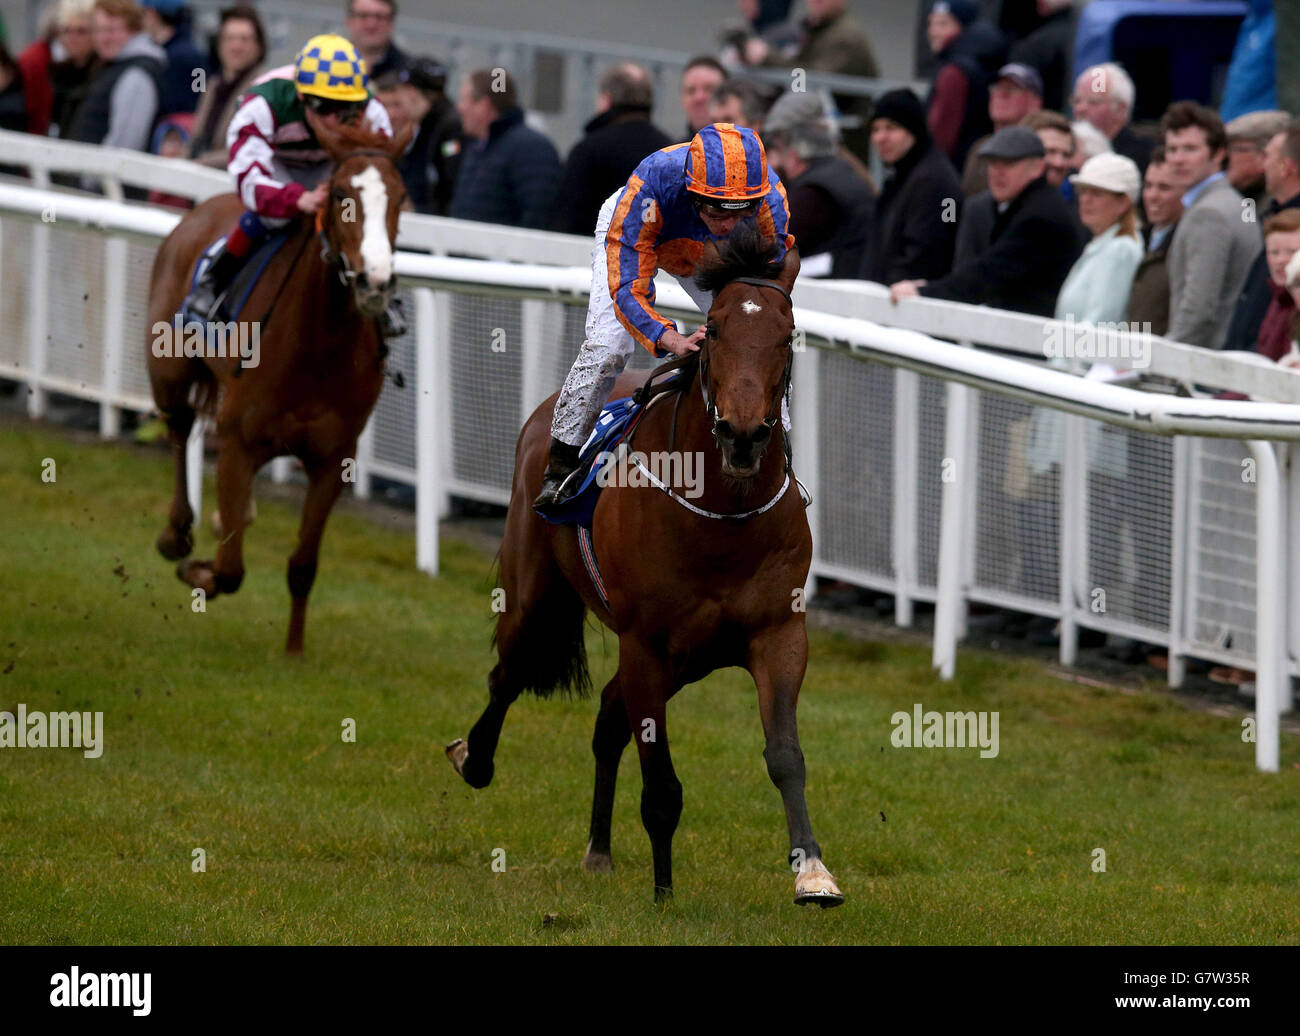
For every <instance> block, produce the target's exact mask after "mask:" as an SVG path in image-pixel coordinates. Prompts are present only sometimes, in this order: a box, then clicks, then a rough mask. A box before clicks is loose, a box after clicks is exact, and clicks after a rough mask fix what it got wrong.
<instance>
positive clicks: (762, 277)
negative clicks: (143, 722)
mask: <svg viewBox="0 0 1300 1036" xmlns="http://www.w3.org/2000/svg"><path fill="white" fill-rule="evenodd" d="M774 252H775V243H774V242H768V241H765V240H764V239H763V238H762V237H760V236H759V234H758V231H757V230H756V229H755V228H754V227H753V225H752V222H750V223H742V224H740V225H739V226H738V227H737V229H736V231H734V232H733V234H732V236H731V237H730V238H729V239H728V240H727V241H726V243H725V244H724V245H723V246H722V247H721V248H720V249H719V248H718V247H717V246H715V245H714V243H713V242H712V241H710V242H709V243H708V244H707V245H706V248H705V253H704V258H703V261H702V266H701V271H702V272H701V276H700V278H699V283H700V285H701V287H702V288H704V289H705V290H707V291H710V292H712V293H713V295H714V299H713V303H712V305H711V307H710V309H709V315H708V323H707V325H706V326H707V332H706V337H705V339H704V342H703V343H702V348H701V350H700V352H699V354H698V363H694V362H692V363H688V364H686V365H683V366H682V368H681V369H682V375H681V377H682V379H683V380H686V381H687V384H686V387H685V388H683V389H682V390H681V391H680V392H679V393H676V394H673V395H670V394H668V393H665V394H662V395H659V396H657V397H656V398H655V399H654V402H653V403H651V404H650V405H649V407H648V409H647V410H646V412H645V414H644V415H643V417H642V418H641V421H640V423H639V425H638V426H637V428H636V431H635V433H634V442H633V444H632V447H633V449H634V450H635V451H636V452H637V453H648V452H654V451H667V452H668V455H669V457H670V458H671V457H672V456H673V455H674V454H675V453H676V451H681V452H682V453H683V454H686V453H695V454H696V456H697V457H698V458H699V459H700V460H701V461H702V479H701V483H700V485H701V487H702V489H703V492H702V493H701V494H699V495H697V496H696V498H695V499H692V500H688V499H686V498H685V496H684V495H683V494H682V493H681V490H680V487H679V488H678V489H676V490H672V489H671V486H669V489H670V490H671V492H669V491H664V490H663V489H662V485H668V483H666V482H662V480H661V483H662V485H661V487H655V486H653V485H646V484H645V481H644V480H643V478H642V477H628V478H622V477H619V478H612V479H607V480H606V481H607V482H612V483H613V484H612V485H607V488H605V489H603V490H602V492H601V495H600V499H599V502H598V503H597V505H596V510H595V513H594V517H593V523H592V539H591V541H592V545H593V547H594V553H595V556H596V559H597V561H598V564H599V568H600V571H601V573H602V575H603V577H604V583H605V588H606V594H605V596H606V597H607V599H608V606H606V604H605V603H604V600H602V595H601V594H600V593H599V592H598V591H597V589H596V588H595V586H594V584H593V581H592V577H591V576H590V575H589V574H588V572H587V571H586V569H585V568H584V563H583V560H582V557H581V555H580V544H579V539H578V535H577V533H576V531H575V528H574V527H573V526H571V525H551V524H550V523H548V522H546V521H544V520H543V519H542V518H540V517H538V515H536V514H535V513H534V512H533V509H532V500H533V498H534V497H535V496H536V495H537V492H538V490H539V489H540V487H541V483H542V474H543V469H544V468H545V466H546V460H547V450H548V446H549V442H550V426H551V412H552V409H553V407H554V405H555V400H556V398H557V396H552V397H551V398H550V399H548V400H547V401H546V402H544V403H543V404H542V405H541V406H540V407H538V408H537V410H536V411H535V412H534V413H533V415H532V416H531V417H530V418H529V420H528V422H527V423H526V424H525V425H524V428H523V431H522V432H521V434H520V436H519V443H518V446H517V450H516V456H515V473H514V485H513V488H512V490H511V498H510V511H509V515H508V517H507V519H506V532H505V538H504V541H503V543H502V546H501V556H500V585H501V589H503V590H504V591H505V601H504V610H503V611H502V612H501V613H500V614H499V615H498V618H497V625H496V630H495V633H494V636H493V642H494V644H495V647H496V651H497V655H498V661H497V664H496V666H495V667H494V668H493V670H492V672H491V675H490V676H489V677H488V690H489V700H488V705H487V708H486V709H485V710H484V712H483V714H482V716H481V717H480V718H479V720H478V721H477V722H476V723H475V724H474V726H473V728H472V729H471V730H470V732H469V737H468V740H467V741H466V740H460V739H458V740H456V741H453V742H452V743H451V744H450V745H448V746H447V755H448V757H449V758H450V759H451V761H452V764H453V765H454V766H455V768H456V770H457V772H459V773H460V775H461V776H462V777H463V778H464V779H465V780H466V781H467V782H468V783H469V784H470V785H471V786H472V787H475V788H482V787H485V786H486V785H487V784H488V783H489V782H490V781H491V780H492V774H493V769H494V764H493V756H494V753H495V751H496V747H497V740H498V737H499V735H500V733H501V727H502V724H503V722H504V720H505V716H506V711H507V709H509V707H510V705H511V703H512V702H513V701H514V700H515V699H516V698H517V697H518V696H519V695H520V694H521V693H522V692H524V691H531V692H533V693H535V694H538V695H542V696H545V695H548V694H551V693H552V692H554V691H556V690H558V689H562V688H567V689H570V690H576V691H578V693H583V692H584V691H586V690H588V689H589V683H590V681H589V678H588V676H587V664H586V655H585V651H584V646H583V620H584V615H585V610H586V609H588V608H590V609H591V611H592V612H593V614H594V615H595V616H596V617H597V618H599V619H600V621H601V622H602V623H604V624H605V625H606V626H608V627H609V628H610V629H611V630H613V631H614V632H615V633H616V634H617V635H618V670H617V672H616V673H615V674H614V677H613V679H611V680H610V681H609V683H608V684H607V685H606V686H605V689H604V691H603V692H602V693H601V699H600V711H599V714H598V715H597V717H596V729H595V734H594V736H593V738H592V751H593V752H594V754H595V757H596V783H595V795H594V799H593V803H592V811H591V831H590V842H589V844H588V846H587V853H586V857H585V859H584V861H583V863H584V866H585V867H586V868H587V869H588V870H592V871H601V870H609V869H610V868H611V867H612V860H611V857H610V824H611V814H612V811H613V806H614V785H615V779H616V776H617V773H618V765H619V760H620V758H621V757H622V754H623V749H624V748H625V747H626V745H627V743H628V740H629V738H632V739H634V740H635V742H636V747H637V752H638V754H639V755H640V761H641V781H642V789H641V819H642V821H643V823H644V825H645V828H646V831H647V832H648V834H649V836H650V845H651V851H652V855H653V858H654V888H655V898H656V900H659V899H663V898H664V897H666V896H668V895H670V894H671V892H672V884H673V879H672V837H673V832H674V831H675V830H676V828H677V822H678V819H679V817H680V816H681V811H682V786H681V783H680V782H679V781H678V779H677V776H676V774H675V773H674V771H673V764H672V759H671V757H670V754H669V750H668V735H667V725H666V710H667V704H668V699H669V698H671V697H672V696H673V695H674V694H675V693H677V691H679V690H681V688H682V687H683V686H685V685H686V684H688V683H692V682H694V681H697V680H701V679H703V678H704V677H705V676H707V675H708V674H709V673H711V672H713V671H714V670H715V669H721V668H724V667H727V666H741V667H743V668H745V669H747V670H748V671H749V673H750V674H751V675H752V676H753V678H754V684H755V686H756V687H757V689H758V704H759V715H760V717H761V719H762V723H763V733H764V736H765V738H766V748H765V749H764V752H763V757H764V759H765V761H766V763H767V771H768V775H769V776H770V777H771V779H772V781H773V783H774V784H775V785H776V786H777V788H778V789H779V790H780V793H781V798H782V801H783V802H784V805H785V815H786V823H787V826H788V828H789V835H790V862H791V865H792V866H793V867H794V868H795V870H796V872H797V877H796V880H795V902H796V903H800V904H804V903H819V904H821V905H822V906H836V905H838V904H840V903H841V902H843V898H844V897H843V896H842V895H841V894H840V891H839V889H838V888H837V887H836V884H835V880H834V878H833V877H832V876H831V873H830V871H829V870H827V868H826V867H825V865H824V864H823V863H822V861H821V848H820V847H819V846H818V844H817V841H816V840H815V839H814V838H813V833H812V825H811V823H810V821H809V819H808V807H807V805H806V803H805V800H804V758H803V752H802V751H801V749H800V747H799V737H798V733H797V730H796V725H795V707H796V703H797V702H798V698H799V688H800V685H801V684H802V682H803V677H804V671H805V669H806V666H807V661H808V639H807V633H806V630H805V625H804V618H805V615H804V611H803V609H802V606H801V599H802V596H803V587H804V583H805V581H806V579H807V576H808V568H809V564H810V563H811V558H812V536H811V534H810V532H809V529H808V520H807V518H806V516H805V514H804V507H803V504H802V502H801V500H800V496H799V493H798V492H797V490H796V488H795V486H794V483H793V479H792V475H791V473H790V472H789V470H788V468H787V465H786V461H785V457H784V451H783V448H782V443H781V441H780V440H781V437H782V434H783V433H782V430H781V422H780V413H781V401H782V399H783V397H784V395H785V391H786V388H787V386H788V384H789V377H790V362H791V359H792V350H793V342H792V335H793V330H794V317H793V313H792V310H791V302H790V289H791V286H792V285H793V284H794V280H795V277H796V275H797V274H798V272H799V257H798V253H797V251H795V250H793V249H792V250H790V251H789V252H788V253H787V255H786V258H785V261H784V264H783V265H781V266H774V265H773V264H772V262H771V259H772V257H773V255H774ZM675 364H676V361H674V364H669V366H673V365H675ZM642 377H644V376H642ZM640 380H641V379H638V378H636V377H633V376H629V375H624V376H622V377H620V378H619V380H618V382H617V384H616V386H615V389H614V393H613V395H614V397H615V398H618V397H620V396H625V395H628V394H630V393H631V392H632V391H633V390H634V389H636V388H637V387H638V384H639V381H640ZM624 463H626V462H624ZM668 466H669V467H672V464H671V462H670V464H669V465H668ZM662 467H663V465H661V470H662ZM677 470H679V471H680V470H682V467H681V466H680V465H679V466H678V469H677ZM638 483H640V484H639V485H638ZM693 495H694V494H693Z"/></svg>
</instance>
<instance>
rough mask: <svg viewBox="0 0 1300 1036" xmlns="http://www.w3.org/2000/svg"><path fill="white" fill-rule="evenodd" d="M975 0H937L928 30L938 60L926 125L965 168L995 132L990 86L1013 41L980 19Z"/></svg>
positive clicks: (931, 8) (939, 142)
mask: <svg viewBox="0 0 1300 1036" xmlns="http://www.w3.org/2000/svg"><path fill="white" fill-rule="evenodd" d="M978 14H979V5H978V4H977V3H976V2H975V0H934V2H933V3H932V4H931V5H930V15H929V22H928V26H927V32H928V35H929V38H930V47H931V49H932V50H933V51H934V53H935V56H936V58H937V64H936V66H935V70H934V85H933V87H932V89H931V90H930V101H929V106H928V108H927V110H926V123H927V125H929V127H930V133H931V134H932V135H933V137H934V142H935V144H936V145H937V146H938V147H939V149H940V150H941V151H943V153H944V154H945V155H947V156H948V158H949V159H950V160H951V161H952V163H953V165H954V166H956V168H958V169H961V168H963V167H964V165H965V163H966V155H967V153H968V152H969V151H970V147H971V144H973V143H974V142H975V141H976V140H978V139H979V138H980V137H983V136H985V135H987V134H989V133H992V132H993V123H992V122H991V121H990V120H989V84H990V83H992V82H993V79H994V78H995V76H996V75H997V70H998V69H999V68H1001V67H1002V65H1003V64H1004V63H1005V61H1006V56H1007V40H1006V37H1005V36H1003V35H1002V33H1001V32H999V31H998V30H997V29H996V28H994V26H992V25H990V24H989V23H988V22H982V21H976V20H975V19H976V17H977V16H978Z"/></svg>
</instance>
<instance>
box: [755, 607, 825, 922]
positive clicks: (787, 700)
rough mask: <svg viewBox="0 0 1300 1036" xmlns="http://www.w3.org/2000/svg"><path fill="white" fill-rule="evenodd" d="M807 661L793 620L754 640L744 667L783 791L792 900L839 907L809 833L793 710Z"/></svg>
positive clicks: (803, 633)
mask: <svg viewBox="0 0 1300 1036" xmlns="http://www.w3.org/2000/svg"><path fill="white" fill-rule="evenodd" d="M807 666H808V634H807V630H806V629H805V628H804V626H803V624H802V623H801V622H798V621H796V620H794V619H791V620H790V621H788V622H786V623H784V624H782V625H781V626H779V627H777V628H775V629H770V630H766V631H764V632H763V633H760V634H759V635H758V636H757V637H755V638H754V639H753V641H752V642H751V644H750V649H749V660H748V664H747V668H748V669H749V671H750V673H751V675H752V676H753V677H754V685H755V686H756V687H757V688H758V711H759V716H760V717H761V718H762V721H763V734H764V736H765V737H766V740H767V745H766V747H765V748H764V749H763V759H764V761H765V762H766V763H767V774H768V776H769V777H771V779H772V783H773V784H775V785H776V787H777V790H778V791H780V793H781V801H782V802H783V803H784V805H785V819H786V826H787V828H788V829H789V832H790V857H789V859H790V865H791V867H793V868H794V870H795V872H796V875H797V877H796V878H795V886H794V888H795V896H794V901H795V902H796V903H798V904H799V905H800V906H806V905H807V904H809V903H816V904H818V905H819V906H824V907H830V906H839V905H840V904H841V903H843V902H844V896H843V895H842V894H841V893H840V890H839V888H838V886H837V885H836V884H835V878H834V877H833V876H832V874H831V872H830V871H829V870H827V869H826V865H825V864H824V863H822V860H821V855H822V850H821V846H819V845H818V844H817V839H816V838H814V837H813V832H812V821H811V820H809V819H808V803H807V801H806V799H805V798H804V780H805V776H804V774H805V771H804V759H803V750H802V749H801V748H800V747H799V730H798V727H797V726H796V724H795V709H796V706H797V704H798V701H799V687H800V685H801V684H802V683H803V677H804V671H805V670H806V669H807Z"/></svg>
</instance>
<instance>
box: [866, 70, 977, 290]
mask: <svg viewBox="0 0 1300 1036" xmlns="http://www.w3.org/2000/svg"><path fill="white" fill-rule="evenodd" d="M871 146H872V147H874V148H875V149H876V151H877V152H879V154H880V157H881V159H882V160H883V161H884V163H885V169H886V172H887V175H886V178H885V182H884V186H883V187H882V188H881V191H880V197H879V198H877V199H876V213H875V222H874V226H873V227H872V231H871V238H870V241H869V243H868V247H867V256H866V263H865V265H864V266H863V269H862V274H861V276H862V278H863V279H864V280H869V281H876V282H877V283H879V284H894V283H895V282H897V281H902V280H918V279H919V280H932V279H934V278H936V277H942V276H943V275H944V274H946V273H947V272H948V271H949V270H950V269H951V268H952V253H953V246H954V245H955V243H956V240H957V219H958V217H959V215H960V214H961V205H962V193H961V183H960V181H959V180H958V179H957V170H955V169H954V168H953V166H952V163H951V162H949V161H948V159H947V158H946V157H945V156H944V154H943V152H941V151H940V150H939V149H938V148H937V147H935V146H934V143H933V142H932V141H931V140H930V133H929V130H928V129H926V125H925V111H924V109H923V108H922V107H921V101H920V99H919V98H918V97H917V96H916V94H914V93H912V91H911V90H891V91H890V92H889V93H887V94H882V95H881V96H880V97H879V98H877V100H876V104H875V109H874V111H873V112H872V116H871Z"/></svg>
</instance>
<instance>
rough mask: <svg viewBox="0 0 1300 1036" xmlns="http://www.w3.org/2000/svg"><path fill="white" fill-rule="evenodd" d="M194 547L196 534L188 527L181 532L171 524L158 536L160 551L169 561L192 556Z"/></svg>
mask: <svg viewBox="0 0 1300 1036" xmlns="http://www.w3.org/2000/svg"><path fill="white" fill-rule="evenodd" d="M193 549H194V534H193V533H192V532H190V531H189V530H188V529H186V530H185V531H184V532H181V531H180V530H179V529H173V528H172V527H171V526H170V525H169V526H168V527H167V528H165V529H164V530H163V531H162V532H161V533H160V534H159V536H158V553H159V554H161V555H162V556H163V557H164V558H166V559H167V560H168V561H180V560H181V558H187V557H189V556H190V551H192V550H193Z"/></svg>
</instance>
